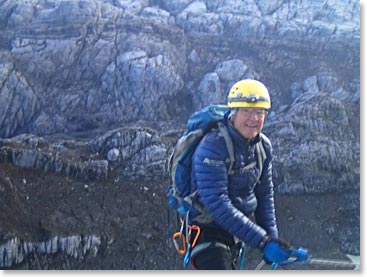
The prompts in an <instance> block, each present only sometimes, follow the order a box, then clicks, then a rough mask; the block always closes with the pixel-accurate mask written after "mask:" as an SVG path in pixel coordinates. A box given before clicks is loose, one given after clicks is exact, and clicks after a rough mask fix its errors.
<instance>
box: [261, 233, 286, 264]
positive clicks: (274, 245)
mask: <svg viewBox="0 0 367 277" xmlns="http://www.w3.org/2000/svg"><path fill="white" fill-rule="evenodd" d="M291 255H292V248H291V247H290V246H289V244H288V243H287V242H285V241H282V240H280V239H273V238H271V239H269V240H268V242H267V243H266V244H265V246H264V248H263V259H264V261H265V262H266V263H268V264H272V263H277V264H280V263H283V262H285V261H287V260H288V259H289V257H290V256H291Z"/></svg>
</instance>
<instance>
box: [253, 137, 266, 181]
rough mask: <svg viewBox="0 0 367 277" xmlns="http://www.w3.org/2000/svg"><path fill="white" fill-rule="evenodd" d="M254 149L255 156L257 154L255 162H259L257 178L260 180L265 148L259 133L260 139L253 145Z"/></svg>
mask: <svg viewBox="0 0 367 277" xmlns="http://www.w3.org/2000/svg"><path fill="white" fill-rule="evenodd" d="M255 150H256V156H257V163H258V164H259V178H258V179H259V180H260V177H261V174H262V170H263V165H264V162H265V160H266V158H267V157H266V152H265V149H264V145H263V142H262V136H261V134H260V141H259V142H258V143H256V145H255ZM259 180H258V181H259Z"/></svg>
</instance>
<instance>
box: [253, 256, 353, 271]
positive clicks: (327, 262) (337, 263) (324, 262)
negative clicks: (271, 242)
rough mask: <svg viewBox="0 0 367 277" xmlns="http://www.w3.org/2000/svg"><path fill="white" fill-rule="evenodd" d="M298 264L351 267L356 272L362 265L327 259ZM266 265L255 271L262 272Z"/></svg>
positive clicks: (273, 266)
mask: <svg viewBox="0 0 367 277" xmlns="http://www.w3.org/2000/svg"><path fill="white" fill-rule="evenodd" d="M292 260H293V261H294V260H295V259H294V258H292V259H290V261H292ZM297 263H298V264H318V265H324V266H327V265H328V266H334V267H350V268H352V269H355V270H359V269H360V265H359V264H357V263H353V262H344V261H338V260H327V259H314V258H312V259H310V260H309V261H304V262H303V261H302V262H297ZM264 265H265V261H264V260H262V261H261V262H260V263H259V264H258V266H257V267H256V269H255V270H261V269H262V268H263V267H264ZM279 266H282V265H281V264H279ZM276 268H277V265H274V264H273V265H272V269H276Z"/></svg>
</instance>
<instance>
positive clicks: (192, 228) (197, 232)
mask: <svg viewBox="0 0 367 277" xmlns="http://www.w3.org/2000/svg"><path fill="white" fill-rule="evenodd" d="M189 228H190V238H191V236H192V230H195V231H196V234H195V237H194V240H193V241H192V247H194V246H195V245H196V242H197V241H198V239H199V236H200V227H199V226H197V225H192V226H189Z"/></svg>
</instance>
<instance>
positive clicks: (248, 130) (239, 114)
mask: <svg viewBox="0 0 367 277" xmlns="http://www.w3.org/2000/svg"><path fill="white" fill-rule="evenodd" d="M266 114H267V111H266V110H265V109H263V108H239V109H238V110H237V111H236V112H235V114H234V115H233V116H232V122H233V126H234V127H235V128H236V129H237V131H238V132H239V133H240V134H241V135H242V136H243V137H245V138H246V139H252V138H254V137H256V136H257V134H259V133H260V131H261V130H262V128H263V127H264V121H265V116H266Z"/></svg>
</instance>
